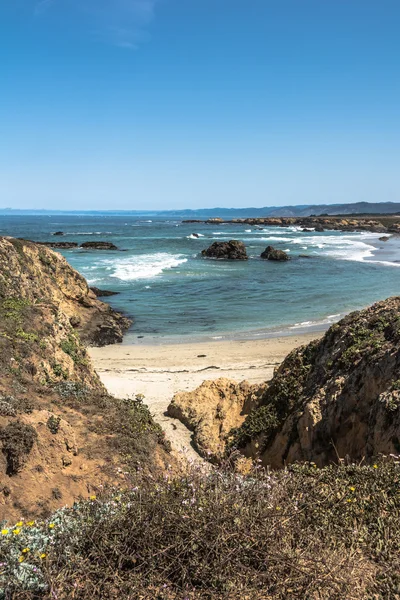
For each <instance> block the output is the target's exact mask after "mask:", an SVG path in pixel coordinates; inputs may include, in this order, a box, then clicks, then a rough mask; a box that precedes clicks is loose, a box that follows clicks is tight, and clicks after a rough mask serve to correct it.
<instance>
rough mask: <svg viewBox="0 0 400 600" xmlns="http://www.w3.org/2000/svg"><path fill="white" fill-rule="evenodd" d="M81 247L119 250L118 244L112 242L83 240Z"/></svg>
mask: <svg viewBox="0 0 400 600" xmlns="http://www.w3.org/2000/svg"><path fill="white" fill-rule="evenodd" d="M80 248H86V250H118V248H117V246H115V244H112V243H111V242H83V244H81V245H80Z"/></svg>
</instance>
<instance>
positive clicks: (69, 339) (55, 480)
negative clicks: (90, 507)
mask: <svg viewBox="0 0 400 600" xmlns="http://www.w3.org/2000/svg"><path fill="white" fill-rule="evenodd" d="M128 324H129V321H128V320H127V319H125V317H122V316H121V315H119V314H118V313H115V312H114V311H113V310H112V309H111V308H110V307H109V306H107V305H106V304H103V303H102V302H101V301H100V300H97V298H96V297H95V295H94V294H93V292H91V291H90V290H89V288H88V286H87V283H86V281H85V280H84V278H83V277H82V276H81V275H79V273H77V272H76V271H75V270H74V269H72V267H70V265H68V263H67V262H66V260H65V259H64V258H63V257H62V256H60V255H59V254H58V253H56V252H53V251H52V250H50V249H48V248H46V247H45V246H42V245H37V244H34V243H33V242H26V241H21V240H15V239H12V238H0V521H2V520H3V519H10V520H12V519H14V521H15V520H18V519H19V518H21V516H25V517H27V516H29V515H36V516H37V515H42V516H43V515H46V514H47V513H48V511H50V510H54V509H56V508H58V507H59V506H61V505H64V504H66V503H70V502H72V501H73V500H75V499H77V498H79V497H80V496H83V497H87V496H88V495H89V493H91V492H90V490H93V491H95V490H96V488H97V487H98V486H100V485H105V484H115V483H116V482H117V483H118V479H119V475H118V473H117V471H116V470H117V468H121V466H123V470H124V471H127V470H128V468H127V463H126V460H127V456H128V455H129V456H130V457H132V458H130V459H129V461H130V463H131V466H132V467H133V468H136V466H137V461H138V460H139V461H140V463H141V464H142V465H144V466H145V465H146V463H147V464H148V465H150V464H152V465H153V463H154V464H155V463H156V461H157V460H158V458H156V457H159V459H160V460H163V459H162V456H163V453H164V450H163V446H161V445H160V444H159V441H163V438H162V432H161V430H160V428H159V427H158V426H156V425H155V424H154V422H153V421H152V418H151V415H150V414H149V412H148V411H147V409H146V408H145V407H144V406H143V405H141V404H140V403H138V402H135V401H121V400H118V399H116V398H111V397H110V396H109V395H108V394H107V392H106V390H105V388H104V387H103V385H102V383H101V382H100V380H99V378H98V376H97V374H96V373H95V371H94V370H93V368H92V365H91V363H90V359H89V356H88V354H87V352H86V348H85V345H84V344H83V343H82V341H81V339H82V338H83V340H84V342H85V344H88V343H103V342H104V340H110V341H111V340H113V341H117V340H119V339H120V338H121V337H122V332H123V330H124V329H125V328H126V327H127V326H128ZM146 456H147V458H146ZM132 459H133V461H132ZM152 468H153V467H152ZM92 493H93V492H92Z"/></svg>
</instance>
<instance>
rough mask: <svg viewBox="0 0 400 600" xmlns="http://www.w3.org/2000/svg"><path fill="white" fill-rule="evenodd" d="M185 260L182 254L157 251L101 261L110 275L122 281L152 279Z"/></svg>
mask: <svg viewBox="0 0 400 600" xmlns="http://www.w3.org/2000/svg"><path fill="white" fill-rule="evenodd" d="M185 262H187V258H185V257H184V256H183V255H182V254H167V253H166V252H157V253H155V254H139V255H137V256H130V257H127V258H123V259H121V260H117V261H116V260H111V259H107V260H104V261H102V264H103V265H104V266H106V270H110V271H111V273H110V276H111V277H116V278H117V279H121V280H122V281H134V280H136V279H152V278H153V277H156V276H157V275H161V273H163V271H165V270H169V269H173V268H175V267H178V266H179V265H181V264H183V263H185Z"/></svg>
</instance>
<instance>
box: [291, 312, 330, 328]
mask: <svg viewBox="0 0 400 600" xmlns="http://www.w3.org/2000/svg"><path fill="white" fill-rule="evenodd" d="M341 316H342V315H341V314H340V313H338V314H336V315H329V316H327V317H325V318H324V319H321V320H320V321H302V322H301V323H295V324H294V325H291V326H290V327H289V329H308V328H309V327H320V326H322V325H332V323H336V322H337V321H339V319H340V317H341Z"/></svg>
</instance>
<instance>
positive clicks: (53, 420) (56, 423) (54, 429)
mask: <svg viewBox="0 0 400 600" xmlns="http://www.w3.org/2000/svg"><path fill="white" fill-rule="evenodd" d="M60 422H61V417H56V416H55V415H51V416H50V417H49V418H48V419H47V427H48V428H49V429H50V431H51V433H52V434H53V435H56V434H57V433H58V430H59V429H60Z"/></svg>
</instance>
